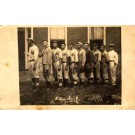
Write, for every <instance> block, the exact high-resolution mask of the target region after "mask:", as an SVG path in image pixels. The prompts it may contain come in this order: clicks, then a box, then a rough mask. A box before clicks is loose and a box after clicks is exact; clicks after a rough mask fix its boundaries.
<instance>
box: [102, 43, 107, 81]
mask: <svg viewBox="0 0 135 135" xmlns="http://www.w3.org/2000/svg"><path fill="white" fill-rule="evenodd" d="M105 48H106V47H105V45H101V47H100V50H101V62H100V65H101V77H102V81H103V83H108V53H107V51H106V50H105Z"/></svg>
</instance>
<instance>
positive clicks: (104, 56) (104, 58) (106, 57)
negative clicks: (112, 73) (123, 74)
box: [101, 51, 108, 63]
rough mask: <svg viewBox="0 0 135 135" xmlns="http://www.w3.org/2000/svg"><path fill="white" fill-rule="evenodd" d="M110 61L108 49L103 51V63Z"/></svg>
mask: <svg viewBox="0 0 135 135" xmlns="http://www.w3.org/2000/svg"><path fill="white" fill-rule="evenodd" d="M107 61H108V53H107V51H103V52H101V63H104V62H107Z"/></svg>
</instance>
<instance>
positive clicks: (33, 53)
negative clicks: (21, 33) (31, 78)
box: [28, 45, 39, 61]
mask: <svg viewBox="0 0 135 135" xmlns="http://www.w3.org/2000/svg"><path fill="white" fill-rule="evenodd" d="M38 54H39V49H38V47H37V46H36V45H33V46H31V47H30V48H29V52H28V61H34V60H37V59H38Z"/></svg>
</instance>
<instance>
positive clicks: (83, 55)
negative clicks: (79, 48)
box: [82, 51, 86, 66]
mask: <svg viewBox="0 0 135 135" xmlns="http://www.w3.org/2000/svg"><path fill="white" fill-rule="evenodd" d="M85 61H86V52H85V51H83V52H82V66H84V64H85Z"/></svg>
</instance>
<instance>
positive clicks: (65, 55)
mask: <svg viewBox="0 0 135 135" xmlns="http://www.w3.org/2000/svg"><path fill="white" fill-rule="evenodd" d="M65 47H66V44H65V43H63V44H61V52H62V75H63V85H64V86H65V87H67V86H68V79H69V51H68V50H67V49H66V48H65Z"/></svg>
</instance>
